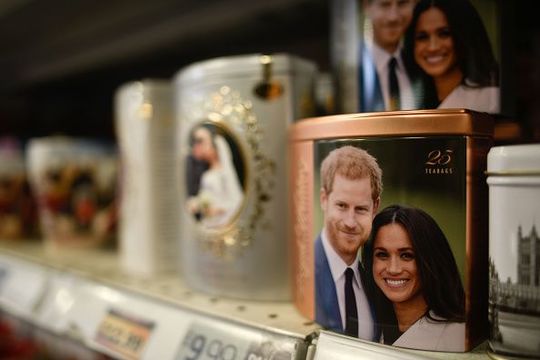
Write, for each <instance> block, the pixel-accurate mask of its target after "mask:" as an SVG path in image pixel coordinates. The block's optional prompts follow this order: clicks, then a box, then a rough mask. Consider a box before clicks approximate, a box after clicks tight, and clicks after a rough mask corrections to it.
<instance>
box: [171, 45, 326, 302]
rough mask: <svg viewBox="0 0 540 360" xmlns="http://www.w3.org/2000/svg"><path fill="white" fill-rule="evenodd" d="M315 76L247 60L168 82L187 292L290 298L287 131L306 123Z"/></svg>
mask: <svg viewBox="0 0 540 360" xmlns="http://www.w3.org/2000/svg"><path fill="white" fill-rule="evenodd" d="M315 75H316V66H315V64H313V63H312V62H311V61H308V60H304V59H300V58H298V57H295V56H291V55H288V54H275V55H271V56H268V55H259V54H250V55H240V56H231V57H222V58H216V59H210V60H206V61H202V62H199V63H195V64H192V65H190V66H188V67H186V68H184V69H181V70H180V71H179V72H178V74H177V76H176V77H175V109H176V118H177V123H178V133H177V134H178V149H177V157H178V164H179V172H180V174H181V175H180V176H181V178H180V184H181V186H180V188H181V191H180V193H181V194H180V198H181V200H180V204H181V215H180V225H181V230H180V231H181V233H180V239H181V250H182V261H181V264H182V270H183V276H184V278H185V279H186V281H187V283H188V284H189V285H190V286H192V287H193V288H196V289H199V290H201V291H205V292H208V293H212V294H216V295H223V296H230V297H237V298H246V299H257V300H286V299H290V294H291V291H290V285H289V284H290V282H289V273H290V272H289V255H288V251H287V218H286V214H287V196H286V194H287V164H286V158H287V157H286V154H287V151H286V149H287V127H288V125H289V124H291V123H292V122H293V121H294V120H295V119H298V118H302V117H305V116H310V114H311V115H312V114H313V109H314V97H313V89H314V88H313V86H314V81H315ZM216 159H217V161H216Z"/></svg>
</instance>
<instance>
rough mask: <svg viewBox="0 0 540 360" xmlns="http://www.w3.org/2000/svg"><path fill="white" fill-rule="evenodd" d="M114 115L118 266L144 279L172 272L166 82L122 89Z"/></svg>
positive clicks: (172, 188) (174, 251) (171, 140)
mask: <svg viewBox="0 0 540 360" xmlns="http://www.w3.org/2000/svg"><path fill="white" fill-rule="evenodd" d="M115 112H116V113H115V123H116V133H117V138H118V143H119V150H120V156H121V164H122V176H121V180H122V183H121V187H120V192H121V195H120V207H119V210H120V211H119V220H120V223H119V245H120V263H121V266H122V267H123V268H124V269H125V270H126V271H128V272H130V273H133V274H137V275H143V276H150V275H154V274H156V273H159V272H164V271H171V270H175V269H176V268H177V263H178V245H177V242H178V241H177V238H178V231H177V227H178V210H177V209H178V191H177V182H178V180H177V174H176V172H175V171H174V159H175V157H174V148H175V131H174V125H175V124H174V119H173V107H172V87H171V84H170V82H169V81H166V80H157V79H147V80H143V81H135V82H129V83H126V84H124V85H122V86H121V87H120V88H119V89H118V90H117V92H116V96H115Z"/></svg>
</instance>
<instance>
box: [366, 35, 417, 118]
mask: <svg viewBox="0 0 540 360" xmlns="http://www.w3.org/2000/svg"><path fill="white" fill-rule="evenodd" d="M369 50H370V52H371V56H372V57H373V63H374V64H375V68H376V69H377V75H378V76H379V84H380V86H381V92H382V95H383V99H384V108H385V109H389V108H390V86H389V84H388V63H389V62H390V59H391V58H392V57H395V58H396V60H397V66H396V75H397V79H398V84H399V101H400V103H401V109H402V110H411V109H415V106H416V104H415V97H414V94H413V91H412V86H411V81H410V79H409V76H408V75H407V71H406V70H405V65H404V64H403V61H402V59H401V55H400V52H401V46H400V47H398V50H396V52H395V53H393V54H389V53H388V52H387V51H386V50H384V49H382V48H380V47H379V46H377V44H371V45H370V47H369Z"/></svg>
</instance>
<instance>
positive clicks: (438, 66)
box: [414, 7, 457, 77]
mask: <svg viewBox="0 0 540 360" xmlns="http://www.w3.org/2000/svg"><path fill="white" fill-rule="evenodd" d="M414 58H415V60H416V62H417V63H418V65H419V66H420V67H421V68H422V69H423V70H424V71H425V72H426V73H427V74H428V75H430V76H433V77H437V76H441V75H444V74H446V73H448V72H450V71H451V70H453V69H454V68H455V66H456V64H457V59H456V52H455V49H454V40H453V38H452V33H451V29H450V27H449V25H448V20H447V19H446V15H445V14H444V13H443V12H442V11H441V10H440V9H438V8H436V7H431V8H429V9H428V10H426V11H425V12H423V13H422V14H421V15H420V17H419V18H418V22H417V23H416V29H415V36H414Z"/></svg>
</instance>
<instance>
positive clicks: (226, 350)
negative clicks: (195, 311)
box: [176, 324, 293, 360]
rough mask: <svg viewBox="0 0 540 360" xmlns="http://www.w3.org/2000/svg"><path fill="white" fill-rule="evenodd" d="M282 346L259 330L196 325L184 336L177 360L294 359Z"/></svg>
mask: <svg viewBox="0 0 540 360" xmlns="http://www.w3.org/2000/svg"><path fill="white" fill-rule="evenodd" d="M291 359H293V353H292V352H290V351H287V350H284V349H281V348H280V347H279V346H277V345H276V344H275V342H274V341H272V340H271V339H270V338H268V337H265V336H263V335H262V334H260V333H257V332H256V331H251V332H249V331H246V330H245V329H236V328H235V327H232V326H231V327H230V328H229V329H224V328H218V327H217V326H216V327H212V326H207V325H203V324H194V325H192V326H191V328H190V329H189V330H188V332H187V334H186V336H185V337H184V339H183V341H182V344H181V346H180V349H179V351H178V353H177V355H176V360H291Z"/></svg>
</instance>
